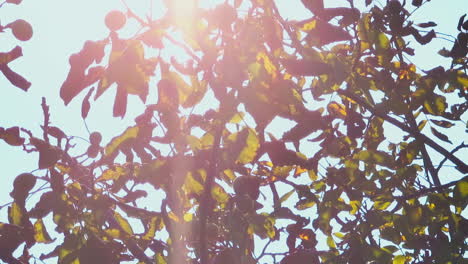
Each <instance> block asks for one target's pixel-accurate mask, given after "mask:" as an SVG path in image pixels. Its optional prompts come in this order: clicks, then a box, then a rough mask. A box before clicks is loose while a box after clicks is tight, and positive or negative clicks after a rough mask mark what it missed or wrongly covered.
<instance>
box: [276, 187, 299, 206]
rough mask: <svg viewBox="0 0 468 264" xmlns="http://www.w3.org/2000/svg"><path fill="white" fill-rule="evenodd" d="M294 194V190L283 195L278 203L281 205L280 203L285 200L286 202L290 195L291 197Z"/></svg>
mask: <svg viewBox="0 0 468 264" xmlns="http://www.w3.org/2000/svg"><path fill="white" fill-rule="evenodd" d="M295 192H296V190H294V189H292V190H291V191H289V192H287V193H285V194H283V195H282V196H281V197H280V199H279V203H280V204H281V203H283V202H285V201H286V200H288V199H289V197H291V195H293V194H294V193H295Z"/></svg>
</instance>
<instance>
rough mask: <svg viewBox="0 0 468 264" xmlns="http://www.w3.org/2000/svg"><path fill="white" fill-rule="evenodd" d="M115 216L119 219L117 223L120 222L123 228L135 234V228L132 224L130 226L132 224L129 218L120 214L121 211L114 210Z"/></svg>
mask: <svg viewBox="0 0 468 264" xmlns="http://www.w3.org/2000/svg"><path fill="white" fill-rule="evenodd" d="M114 218H115V220H116V221H117V223H118V224H119V226H120V228H122V230H123V231H124V232H125V233H127V234H129V235H131V236H133V229H132V226H130V224H129V223H128V221H127V219H125V218H123V216H122V215H120V214H119V213H117V212H114Z"/></svg>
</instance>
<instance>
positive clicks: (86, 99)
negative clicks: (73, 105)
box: [81, 88, 94, 119]
mask: <svg viewBox="0 0 468 264" xmlns="http://www.w3.org/2000/svg"><path fill="white" fill-rule="evenodd" d="M93 91H94V88H92V89H90V90H89V91H88V93H87V94H86V96H85V97H84V98H83V102H82V103H81V117H82V118H83V119H85V118H86V117H87V116H88V113H89V109H90V108H91V104H90V103H89V98H90V97H91V94H92V93H93Z"/></svg>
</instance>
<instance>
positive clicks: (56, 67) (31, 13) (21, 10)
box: [0, 0, 468, 221]
mask: <svg viewBox="0 0 468 264" xmlns="http://www.w3.org/2000/svg"><path fill="white" fill-rule="evenodd" d="M128 2H129V5H130V6H131V7H133V8H135V9H136V12H137V13H140V14H141V13H147V12H148V7H149V0H134V1H133V2H131V1H128ZM157 2H158V1H155V4H153V11H154V15H155V16H158V14H161V13H162V12H163V10H162V9H161V8H160V7H159V5H158V4H157ZM205 2H206V1H205ZM214 2H219V1H214ZM276 2H277V3H278V6H279V9H280V11H281V13H282V14H283V16H284V17H286V18H289V19H298V20H299V19H303V18H307V17H308V16H310V13H309V12H308V11H307V10H306V9H305V8H303V7H302V5H301V4H300V1H299V0H297V1H291V0H276ZM333 2H334V3H337V4H340V3H344V2H345V1H344V0H336V1H333ZM380 2H385V1H384V0H380ZM408 2H410V1H408ZM112 9H121V10H123V5H122V3H121V1H120V0H99V1H92V0H81V1H71V0H41V1H32V0H24V1H23V3H22V4H21V5H19V6H16V5H4V6H3V7H2V8H0V19H1V24H2V25H4V24H7V23H9V22H11V21H13V20H15V19H18V18H22V19H25V20H27V21H29V22H30V23H31V24H32V26H33V28H34V35H33V38H32V39H31V40H30V41H28V42H22V43H20V42H19V41H17V40H16V39H14V38H13V36H12V35H11V34H9V33H8V32H7V33H1V35H0V37H1V38H2V45H1V48H0V52H1V51H8V50H10V49H11V48H13V47H14V46H16V45H20V46H22V48H23V54H24V56H23V57H22V58H20V59H18V60H16V61H15V62H14V63H11V64H10V66H11V68H12V69H13V70H15V71H17V72H18V73H20V74H22V75H23V76H24V77H26V78H27V79H28V80H29V81H31V82H32V86H31V88H30V90H29V91H28V92H26V93H25V92H23V91H22V90H20V89H18V88H16V87H13V86H12V85H10V84H9V82H8V81H7V80H6V79H5V78H4V77H3V76H0V89H1V95H0V126H1V127H10V126H15V125H20V126H23V127H25V128H27V129H30V130H32V131H35V132H36V133H39V125H40V124H41V123H42V120H43V116H42V111H41V108H40V103H41V97H42V96H45V97H46V98H47V102H48V104H49V105H50V107H51V109H50V111H51V121H52V124H53V125H54V126H58V127H61V128H63V130H64V131H65V132H66V133H67V134H69V135H74V136H81V137H85V138H87V136H88V132H87V131H86V128H85V126H84V124H83V122H82V120H81V116H80V107H81V98H83V96H84V94H80V96H78V98H77V99H75V100H73V101H72V102H71V103H70V105H69V106H67V107H65V106H64V104H63V101H62V100H61V99H60V97H59V88H60V86H61V84H62V82H63V81H64V80H65V77H66V75H67V73H68V70H69V64H68V57H69V56H70V55H71V54H72V53H75V52H77V51H79V50H80V49H81V47H82V46H83V43H84V41H85V40H97V39H102V38H104V37H106V36H107V34H108V31H107V29H106V27H105V25H104V16H105V14H106V13H107V12H108V11H109V10H112ZM466 12H468V8H467V5H466V2H465V1H464V0H450V1H443V0H432V1H431V2H429V3H428V4H426V5H424V6H423V7H422V8H421V9H420V10H419V11H418V12H416V13H415V14H413V16H412V18H413V20H415V21H417V22H427V21H435V22H437V23H438V26H437V27H436V28H435V29H436V31H439V32H442V33H445V34H449V35H452V36H456V34H457V31H456V25H457V22H458V18H459V17H460V16H461V15H463V14H464V13H466ZM451 45H452V43H450V42H448V41H446V40H443V39H436V40H434V41H433V42H432V43H431V44H429V45H426V46H424V47H422V48H421V49H417V50H416V56H415V57H414V59H412V60H413V62H414V63H415V64H416V65H418V66H420V67H422V68H423V69H425V70H428V69H431V68H433V67H435V66H437V65H440V64H443V65H448V63H449V62H448V60H443V59H442V57H440V56H438V55H434V51H435V50H438V49H440V48H441V47H446V48H450V47H451ZM114 93H115V91H108V92H106V94H105V95H104V96H103V97H102V98H100V99H99V100H98V102H97V103H96V104H95V105H94V107H92V109H91V112H90V114H89V118H88V119H87V124H88V127H89V128H90V130H91V131H94V130H97V131H100V132H101V133H103V135H104V142H106V140H109V139H110V138H111V137H113V136H115V135H116V134H117V133H119V132H120V131H123V130H124V129H125V128H126V127H127V126H128V124H131V123H132V120H133V117H134V116H133V115H132V114H131V113H130V114H127V115H126V118H125V119H123V120H121V119H117V118H113V117H112V103H113V101H112V97H113V95H114ZM129 104H130V105H129V108H130V109H129V111H130V112H134V113H140V112H141V109H142V107H143V105H142V104H141V103H140V101H139V100H138V99H137V98H133V97H132V98H131V100H130V101H129ZM465 117H466V116H465ZM465 120H466V118H465ZM275 127H277V128H278V130H276V132H277V133H278V135H281V133H282V131H280V127H281V123H278V124H276V126H275ZM456 131H457V132H455V133H454V134H455V135H453V136H454V138H455V140H454V146H455V145H457V144H459V143H460V142H462V141H463V139H466V134H465V133H464V126H463V125H461V126H459V127H458V128H457V130H456ZM449 136H450V135H449ZM399 137H401V135H396V137H395V140H398V138H399ZM77 143H78V141H77ZM442 145H444V144H442ZM85 146H87V145H85ZM444 146H447V147H448V145H444ZM465 154H466V155H465V156H468V153H466V152H465ZM459 157H463V155H459ZM440 159H441V157H439V159H436V161H438V160H440ZM36 164H37V154H27V153H24V152H23V151H22V150H21V149H20V148H13V147H10V146H8V145H6V144H5V143H3V142H0V168H2V173H1V175H0V177H1V182H2V183H3V184H2V185H1V186H0V205H2V204H4V203H5V202H7V201H9V200H10V197H9V192H10V191H11V190H12V182H13V179H14V177H15V176H16V175H18V174H20V173H23V172H27V171H31V170H32V169H34V168H35V167H36ZM445 171H446V172H447V173H448V174H450V173H452V172H453V169H452V168H447V169H446V170H445ZM5 209H6V208H4V209H3V210H0V221H6V210H5Z"/></svg>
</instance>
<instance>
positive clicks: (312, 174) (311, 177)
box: [308, 170, 318, 181]
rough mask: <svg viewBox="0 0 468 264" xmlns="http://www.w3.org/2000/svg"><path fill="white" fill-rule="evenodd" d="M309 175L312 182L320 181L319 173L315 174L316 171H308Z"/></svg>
mask: <svg viewBox="0 0 468 264" xmlns="http://www.w3.org/2000/svg"><path fill="white" fill-rule="evenodd" d="M308 173H309V179H311V180H312V181H316V180H317V179H318V176H317V173H315V171H314V170H308Z"/></svg>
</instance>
